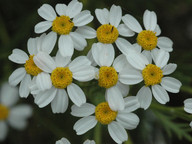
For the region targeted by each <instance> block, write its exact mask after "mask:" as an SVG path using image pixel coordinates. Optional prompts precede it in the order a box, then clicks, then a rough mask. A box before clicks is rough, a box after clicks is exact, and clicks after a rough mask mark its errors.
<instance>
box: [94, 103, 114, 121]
mask: <svg viewBox="0 0 192 144" xmlns="http://www.w3.org/2000/svg"><path fill="white" fill-rule="evenodd" d="M95 117H96V119H97V120H98V121H99V122H100V123H101V124H104V125H106V124H109V123H111V122H112V121H114V120H115V118H116V117H117V112H116V111H113V110H111V109H110V107H109V105H108V103H107V102H102V103H100V104H98V105H97V106H96V108H95Z"/></svg>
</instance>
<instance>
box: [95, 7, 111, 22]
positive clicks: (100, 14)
mask: <svg viewBox="0 0 192 144" xmlns="http://www.w3.org/2000/svg"><path fill="white" fill-rule="evenodd" d="M95 15H96V17H97V19H98V21H99V22H100V23H101V24H102V25H103V24H108V23H109V11H108V10H107V9H106V8H104V9H96V10H95Z"/></svg>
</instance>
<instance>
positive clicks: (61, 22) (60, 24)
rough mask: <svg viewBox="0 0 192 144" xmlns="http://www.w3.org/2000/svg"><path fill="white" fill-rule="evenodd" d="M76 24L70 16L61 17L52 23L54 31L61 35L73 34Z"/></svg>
mask: <svg viewBox="0 0 192 144" xmlns="http://www.w3.org/2000/svg"><path fill="white" fill-rule="evenodd" d="M73 26H74V23H73V22H72V21H71V19H70V18H69V17H68V16H64V15H62V16H60V17H56V19H55V20H54V21H53V23H52V31H54V32H56V33H58V34H60V35H67V34H69V33H70V32H71V30H72V28H73Z"/></svg>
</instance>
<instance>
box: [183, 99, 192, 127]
mask: <svg viewBox="0 0 192 144" xmlns="http://www.w3.org/2000/svg"><path fill="white" fill-rule="evenodd" d="M184 110H185V111H186V112H188V113H190V114H192V98H188V99H186V100H185V101H184ZM190 127H191V128H192V121H191V122H190Z"/></svg>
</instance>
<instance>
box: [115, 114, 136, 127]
mask: <svg viewBox="0 0 192 144" xmlns="http://www.w3.org/2000/svg"><path fill="white" fill-rule="evenodd" d="M116 120H117V122H119V123H120V124H121V125H122V126H123V127H124V128H125V129H128V130H132V129H135V128H136V127H137V125H138V124H139V117H138V116H137V115H136V114H134V113H123V114H122V113H118V115H117V118H116Z"/></svg>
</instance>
